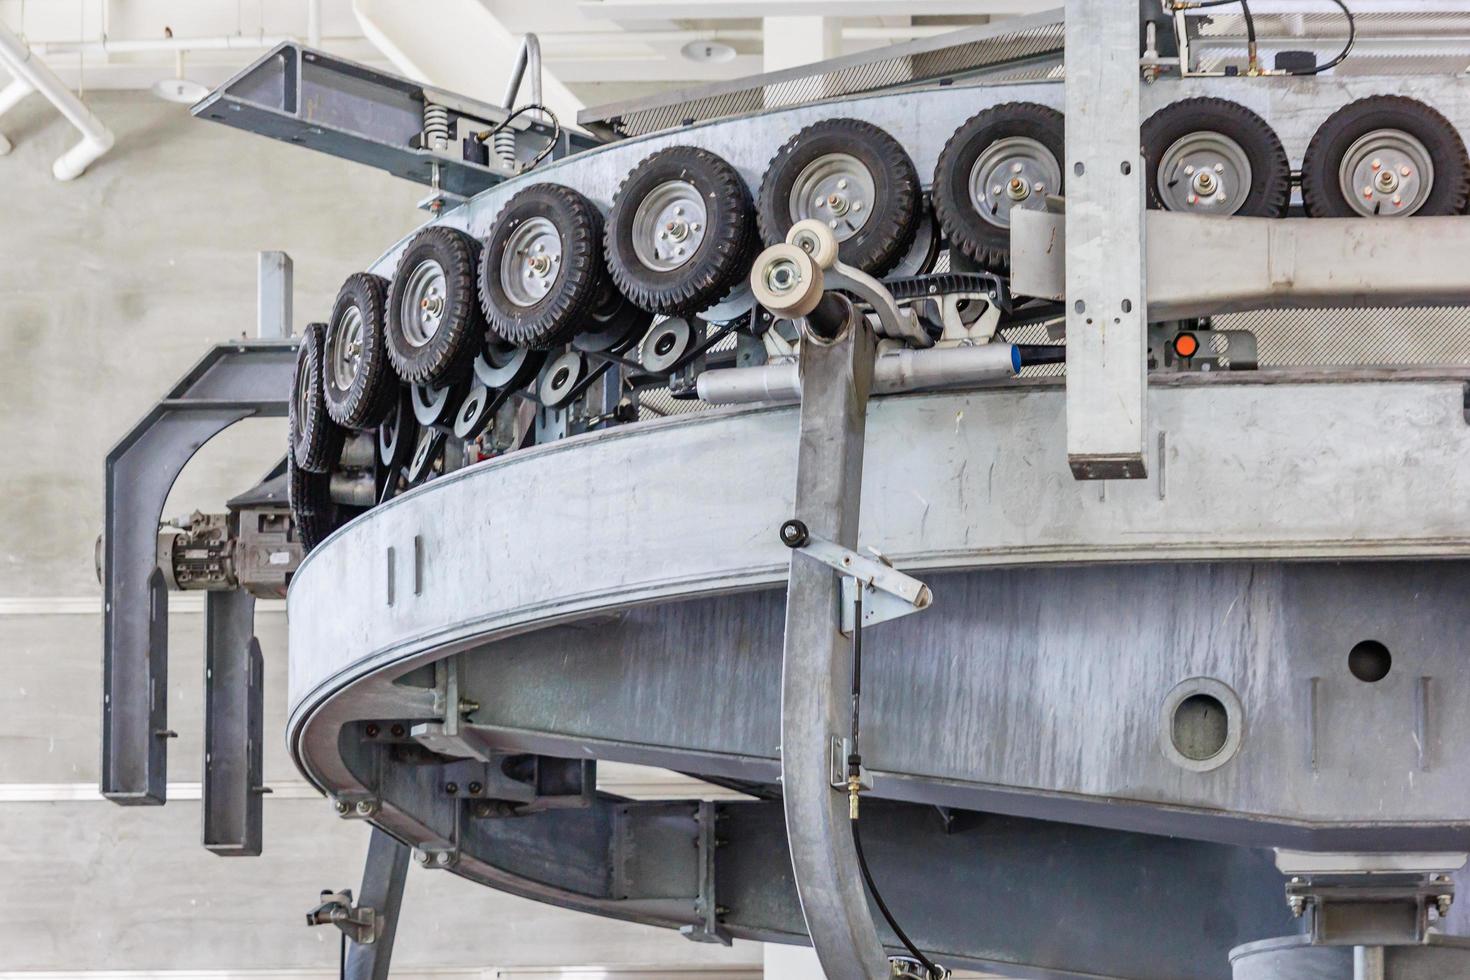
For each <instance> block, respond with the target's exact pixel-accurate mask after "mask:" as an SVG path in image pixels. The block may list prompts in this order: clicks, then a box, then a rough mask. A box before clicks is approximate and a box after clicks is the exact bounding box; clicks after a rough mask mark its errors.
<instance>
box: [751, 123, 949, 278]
mask: <svg viewBox="0 0 1470 980" xmlns="http://www.w3.org/2000/svg"><path fill="white" fill-rule="evenodd" d="M829 153H846V154H849V155H851V156H854V157H857V159H858V160H859V161H860V162H861V163H862V164H863V165H864V166H865V167H867V168H868V171H869V172H870V173H871V174H872V175H873V185H874V191H875V196H876V198H877V200H876V201H874V202H873V206H872V208H871V210H870V211H869V213H868V220H867V222H866V223H864V224H863V226H862V228H860V229H859V230H858V232H857V233H856V234H855V235H853V236H852V237H851V238H849V239H847V241H845V242H842V243H841V244H840V245H839V246H838V248H837V258H838V260H839V261H841V262H843V263H844V264H846V265H850V266H854V267H856V268H859V269H861V270H863V271H864V272H866V273H869V274H870V275H874V276H881V275H884V274H885V273H887V272H889V271H890V270H891V269H892V268H893V267H894V266H895V265H897V264H898V262H899V260H900V259H902V258H903V257H904V254H905V253H906V252H908V250H909V246H910V245H912V244H913V241H914V235H915V234H916V233H917V232H918V230H919V218H920V213H919V206H920V195H921V192H922V189H921V188H920V186H919V174H918V172H917V171H916V170H914V162H913V161H912V160H911V159H909V155H908V151H906V150H905V149H904V148H903V144H901V143H899V142H898V140H896V139H894V138H893V137H892V136H890V135H888V133H886V132H884V131H883V130H881V129H879V128H878V127H877V126H874V125H873V124H872V123H867V122H863V121H862V120H860V119H824V120H822V121H821V122H817V123H812V124H811V125H810V126H808V127H806V128H805V129H803V130H802V131H801V132H799V133H797V134H796V135H795V136H793V137H791V139H789V140H787V141H786V145H785V146H783V147H781V149H780V150H779V151H778V152H777V153H776V156H775V157H774V158H773V159H772V160H771V164H770V166H769V167H768V168H767V169H766V176H765V179H764V180H762V181H761V190H760V197H759V199H758V205H757V208H756V213H757V215H758V217H759V219H760V230H761V238H762V240H764V241H765V243H766V244H767V245H774V244H776V243H778V242H784V241H785V240H786V233H787V232H788V231H790V230H791V226H792V225H793V224H794V223H795V222H794V221H792V219H791V189H792V185H794V184H795V183H796V178H797V177H798V176H799V175H800V174H801V172H802V170H804V169H805V168H806V166H807V164H809V163H811V162H812V161H813V160H816V159H817V158H818V157H822V156H826V155H827V154H829Z"/></svg>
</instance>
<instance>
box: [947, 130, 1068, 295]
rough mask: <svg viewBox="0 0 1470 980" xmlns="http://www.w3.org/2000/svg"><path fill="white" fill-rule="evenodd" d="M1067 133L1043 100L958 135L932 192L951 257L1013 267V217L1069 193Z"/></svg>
mask: <svg viewBox="0 0 1470 980" xmlns="http://www.w3.org/2000/svg"><path fill="white" fill-rule="evenodd" d="M1065 131H1066V126H1065V121H1064V120H1063V118H1062V114H1061V113H1060V112H1058V111H1056V110H1055V109H1053V108H1051V107H1049V106H1044V105H1038V104H1037V103H1035V102H1007V103H1005V104H1003V105H998V106H993V107H992V108H989V109H986V110H985V111H984V112H980V113H977V114H976V115H974V116H971V117H970V118H969V119H968V120H966V121H965V123H964V124H963V125H962V126H960V128H959V129H957V130H955V132H954V135H952V136H951V137H950V138H949V141H948V142H947V143H945V144H944V149H943V150H942V151H940V154H939V162H938V163H937V164H936V165H935V167H934V188H933V190H932V191H931V192H930V193H931V196H932V198H933V201H934V214H935V215H936V217H937V218H938V220H939V226H940V227H941V228H942V229H943V231H944V237H945V238H946V239H948V240H949V248H950V255H951V257H953V256H954V255H955V253H960V254H963V255H965V256H966V257H968V258H970V259H971V260H973V261H974V263H975V264H976V265H977V266H979V267H982V268H987V269H997V270H1001V271H1004V270H1005V269H1007V268H1009V266H1010V263H1011V214H1012V213H1013V212H1015V211H1040V210H1043V209H1044V208H1045V207H1046V198H1047V195H1049V194H1061V193H1062V190H1063V187H1062V183H1063V180H1062V161H1063V160H1065V159H1066V153H1065V151H1064V134H1065ZM951 261H952V259H951Z"/></svg>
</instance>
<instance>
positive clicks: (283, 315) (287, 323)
mask: <svg viewBox="0 0 1470 980" xmlns="http://www.w3.org/2000/svg"><path fill="white" fill-rule="evenodd" d="M294 282H295V273H294V264H293V263H292V261H291V256H290V255H289V254H287V253H286V252H280V251H264V252H261V253H260V270H259V274H258V276H257V278H256V287H255V288H256V293H255V309H256V314H255V336H256V337H258V338H259V339H261V340H285V339H286V338H287V337H289V336H291V332H292V320H293V317H294V310H293V309H292V301H293V299H294V295H295V290H294V288H293V284H294Z"/></svg>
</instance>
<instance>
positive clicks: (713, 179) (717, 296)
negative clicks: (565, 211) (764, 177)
mask: <svg viewBox="0 0 1470 980" xmlns="http://www.w3.org/2000/svg"><path fill="white" fill-rule="evenodd" d="M756 246H757V242H756V226H755V220H754V218H753V216H752V214H751V201H750V191H749V190H748V189H747V188H746V186H745V181H744V180H742V179H741V177H740V175H739V174H738V173H736V172H735V168H734V167H732V166H730V164H728V163H726V162H725V161H724V160H723V159H722V158H720V157H718V156H716V155H715V154H713V153H711V152H709V151H708V150H702V149H699V148H698V147H693V146H672V147H669V148H668V149H666V150H660V151H659V152H657V153H655V154H653V155H652V156H650V157H648V158H647V159H645V160H644V161H643V162H642V163H640V164H638V166H637V167H635V168H633V172H632V173H630V174H628V176H627V178H626V179H625V180H624V181H623V184H622V186H621V187H619V188H618V193H617V197H616V198H615V199H614V200H613V208H612V214H611V215H610V216H609V217H608V223H607V242H606V252H607V264H608V268H609V269H610V270H611V271H612V277H613V281H614V282H615V283H616V284H617V287H618V289H619V290H621V291H622V293H623V295H624V296H627V297H628V298H629V299H630V300H632V301H633V303H634V304H635V305H636V306H638V307H641V308H642V309H644V310H647V311H649V312H651V313H661V314H663V315H665V316H692V315H693V314H695V313H699V312H702V311H703V310H705V309H707V308H708V307H710V306H712V305H714V304H715V303H718V302H719V301H720V300H721V299H722V298H723V297H724V296H725V295H726V294H727V293H729V292H730V291H731V290H732V289H733V288H735V287H737V286H738V285H739V284H740V280H741V277H742V276H744V274H745V269H746V267H747V266H748V265H749V264H750V259H751V257H752V256H753V255H754V254H755V250H756Z"/></svg>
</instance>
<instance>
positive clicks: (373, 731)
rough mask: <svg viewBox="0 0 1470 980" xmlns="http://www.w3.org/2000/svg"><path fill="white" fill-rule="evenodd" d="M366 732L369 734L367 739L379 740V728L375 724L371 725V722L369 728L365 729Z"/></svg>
mask: <svg viewBox="0 0 1470 980" xmlns="http://www.w3.org/2000/svg"><path fill="white" fill-rule="evenodd" d="M364 731H366V732H367V737H368V738H377V737H378V726H377V725H375V724H373V723H371V722H369V723H368V726H367V728H366V729H364Z"/></svg>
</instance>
